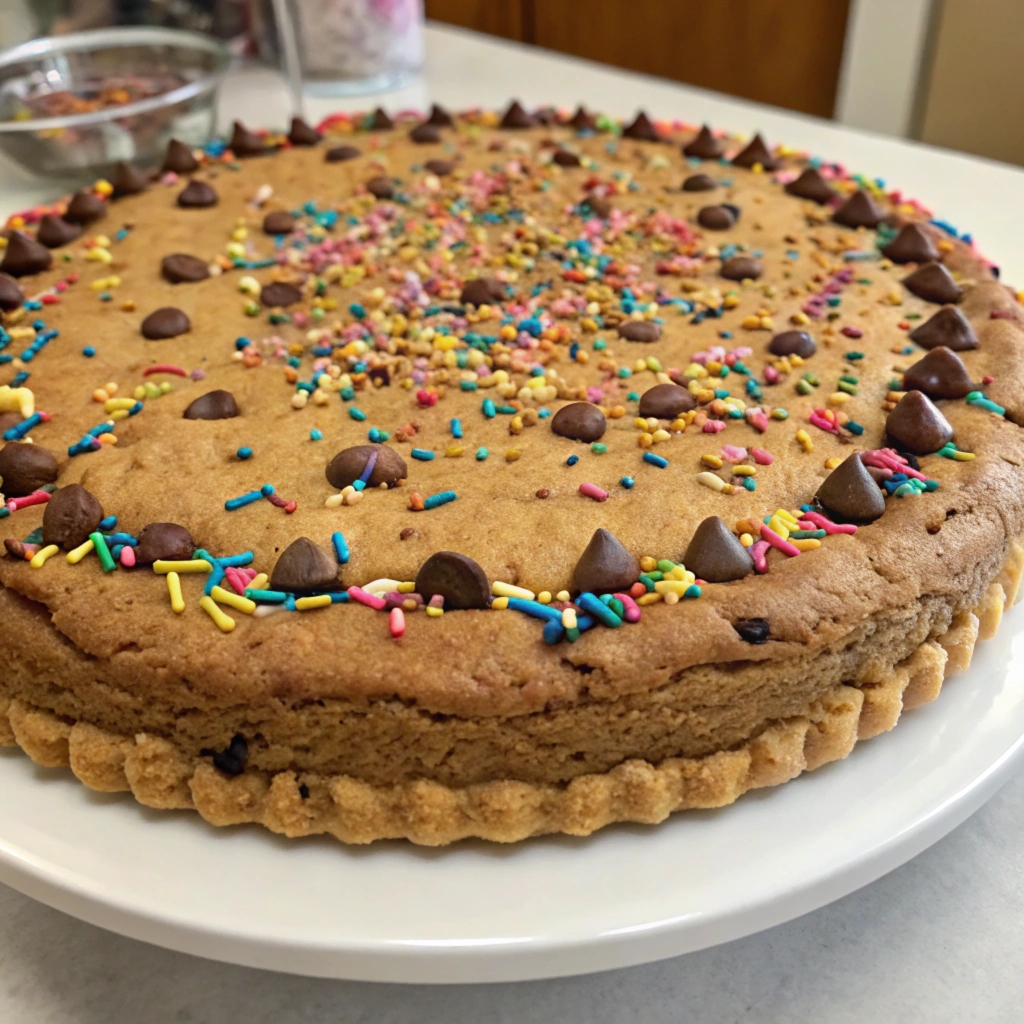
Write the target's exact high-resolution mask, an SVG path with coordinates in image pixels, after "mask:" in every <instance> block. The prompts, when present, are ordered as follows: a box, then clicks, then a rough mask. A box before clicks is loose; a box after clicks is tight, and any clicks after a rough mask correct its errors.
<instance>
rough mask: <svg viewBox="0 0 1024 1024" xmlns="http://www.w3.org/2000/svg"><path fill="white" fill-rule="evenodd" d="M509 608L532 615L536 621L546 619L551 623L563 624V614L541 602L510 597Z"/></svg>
mask: <svg viewBox="0 0 1024 1024" xmlns="http://www.w3.org/2000/svg"><path fill="white" fill-rule="evenodd" d="M508 607H509V608H510V609H511V610H512V611H515V612H524V613H525V614H526V615H532V616H533V617H534V618H535V619H546V620H548V621H549V622H561V621H562V613H561V611H559V609H557V608H552V607H551V606H550V605H547V604H541V603H540V601H527V600H526V599H525V598H522V597H510V598H509V599H508Z"/></svg>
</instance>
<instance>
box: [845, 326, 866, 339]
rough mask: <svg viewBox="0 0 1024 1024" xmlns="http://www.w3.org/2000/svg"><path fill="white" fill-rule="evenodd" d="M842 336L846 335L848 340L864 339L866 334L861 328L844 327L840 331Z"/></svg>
mask: <svg viewBox="0 0 1024 1024" xmlns="http://www.w3.org/2000/svg"><path fill="white" fill-rule="evenodd" d="M839 333H840V334H845V335H846V337H847V338H863V337H864V332H863V331H862V330H861V329H860V328H859V327H843V328H841V329H840V331H839Z"/></svg>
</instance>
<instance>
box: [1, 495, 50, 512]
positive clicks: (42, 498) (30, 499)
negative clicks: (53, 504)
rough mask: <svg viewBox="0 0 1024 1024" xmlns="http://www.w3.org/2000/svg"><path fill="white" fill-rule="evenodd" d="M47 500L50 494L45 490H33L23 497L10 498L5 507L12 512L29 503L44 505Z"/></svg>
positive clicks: (27, 505)
mask: <svg viewBox="0 0 1024 1024" xmlns="http://www.w3.org/2000/svg"><path fill="white" fill-rule="evenodd" d="M49 500H50V495H49V494H48V493H47V492H46V491H33V492H32V493H31V494H26V495H25V496H24V497H23V498H11V499H10V501H8V502H7V507H8V508H9V509H10V510H11V511H12V512H17V511H18V509H19V508H28V507H29V506H30V505H45V504H46V503H47V502H48V501H49Z"/></svg>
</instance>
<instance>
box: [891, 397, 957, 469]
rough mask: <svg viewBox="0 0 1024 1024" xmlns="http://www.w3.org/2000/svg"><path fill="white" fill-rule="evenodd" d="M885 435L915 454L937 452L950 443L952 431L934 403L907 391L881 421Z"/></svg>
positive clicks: (927, 398) (898, 445)
mask: <svg viewBox="0 0 1024 1024" xmlns="http://www.w3.org/2000/svg"><path fill="white" fill-rule="evenodd" d="M885 430H886V433H887V434H888V435H889V436H890V437H891V438H892V439H893V440H894V441H895V442H896V443H897V447H900V448H905V449H906V450H907V451H909V452H913V453H914V454H915V455H930V454H931V453H932V452H937V451H938V450H939V449H940V448H941V447H942V446H943V445H944V444H945V443H946V442H947V441H952V440H953V428H952V427H951V426H950V425H949V421H948V420H947V419H946V417H945V416H943V415H942V413H941V412H939V410H938V408H937V407H936V405H935V403H934V402H932V400H931V399H930V398H929V397H928V396H927V395H925V394H923V393H922V392H920V391H908V392H907V393H906V394H905V395H904V396H903V397H902V398H901V399H900V400H899V402H897V403H896V408H895V409H893V410H892V412H890V413H889V415H888V417H887V418H886V421H885Z"/></svg>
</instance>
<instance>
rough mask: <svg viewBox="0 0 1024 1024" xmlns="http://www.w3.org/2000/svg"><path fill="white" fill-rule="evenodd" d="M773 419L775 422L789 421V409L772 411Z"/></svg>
mask: <svg viewBox="0 0 1024 1024" xmlns="http://www.w3.org/2000/svg"><path fill="white" fill-rule="evenodd" d="M772 419H773V420H788V419H789V410H788V409H782V408H775V409H772Z"/></svg>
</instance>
